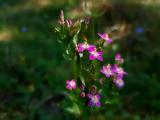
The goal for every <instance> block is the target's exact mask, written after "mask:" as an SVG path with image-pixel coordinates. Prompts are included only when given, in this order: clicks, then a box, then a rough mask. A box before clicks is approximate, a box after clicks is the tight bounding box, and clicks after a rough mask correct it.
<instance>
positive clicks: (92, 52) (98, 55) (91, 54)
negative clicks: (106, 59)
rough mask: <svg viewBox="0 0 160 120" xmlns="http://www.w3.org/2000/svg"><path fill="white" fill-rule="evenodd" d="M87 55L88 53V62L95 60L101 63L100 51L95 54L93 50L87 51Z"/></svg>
mask: <svg viewBox="0 0 160 120" xmlns="http://www.w3.org/2000/svg"><path fill="white" fill-rule="evenodd" d="M89 53H90V55H89V60H95V59H97V60H99V61H103V58H102V55H103V52H102V51H99V52H97V49H96V48H94V50H93V49H89Z"/></svg>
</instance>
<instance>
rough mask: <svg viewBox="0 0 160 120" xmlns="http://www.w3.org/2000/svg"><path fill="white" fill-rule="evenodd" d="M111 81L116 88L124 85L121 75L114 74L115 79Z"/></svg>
mask: <svg viewBox="0 0 160 120" xmlns="http://www.w3.org/2000/svg"><path fill="white" fill-rule="evenodd" d="M113 83H114V84H115V85H116V87H118V88H122V87H123V86H124V81H123V80H122V76H116V77H115V79H114V80H113Z"/></svg>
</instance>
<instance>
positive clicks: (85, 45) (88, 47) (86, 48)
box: [77, 42, 96, 52]
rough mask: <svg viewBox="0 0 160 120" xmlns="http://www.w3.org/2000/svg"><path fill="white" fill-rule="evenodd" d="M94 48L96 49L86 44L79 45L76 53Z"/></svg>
mask: <svg viewBox="0 0 160 120" xmlns="http://www.w3.org/2000/svg"><path fill="white" fill-rule="evenodd" d="M94 48H96V46H94V45H89V44H88V43H86V42H85V43H79V44H78V45H77V51H78V52H83V51H84V50H94Z"/></svg>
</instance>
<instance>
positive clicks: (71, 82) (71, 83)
mask: <svg viewBox="0 0 160 120" xmlns="http://www.w3.org/2000/svg"><path fill="white" fill-rule="evenodd" d="M66 89H68V90H74V89H76V81H75V80H67V81H66Z"/></svg>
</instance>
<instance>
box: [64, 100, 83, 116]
mask: <svg viewBox="0 0 160 120" xmlns="http://www.w3.org/2000/svg"><path fill="white" fill-rule="evenodd" d="M66 110H67V111H68V112H70V113H72V114H75V115H77V116H80V115H81V111H80V108H79V106H78V105H77V104H76V103H73V106H72V107H69V108H66Z"/></svg>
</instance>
